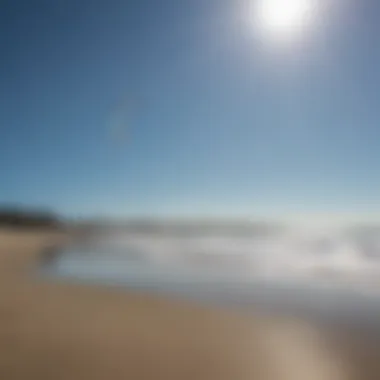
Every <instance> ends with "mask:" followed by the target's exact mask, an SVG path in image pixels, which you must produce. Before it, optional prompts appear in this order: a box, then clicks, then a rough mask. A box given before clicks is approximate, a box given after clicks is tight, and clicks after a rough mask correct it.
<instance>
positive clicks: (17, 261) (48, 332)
mask: <svg viewBox="0 0 380 380" xmlns="http://www.w3.org/2000/svg"><path fill="white" fill-rule="evenodd" d="M62 239H64V238H63V237H62V236H58V235H57V234H52V233H43V232H9V231H0V379H4V380H7V379H12V380H18V379H32V380H33V379H38V380H45V379H70V380H75V379H83V380H86V379H113V380H118V379H152V380H153V379H155V380H156V379H165V380H170V379H181V380H182V379H184V380H186V379H207V380H212V379H215V380H224V379H231V380H232V379H233V380H235V379H258V380H261V379H262V380H271V379H284V380H287V379H294V380H301V379H302V380H314V379H315V380H317V379H319V380H337V379H342V380H343V379H363V380H366V379H379V378H380V354H379V353H378V351H379V350H378V347H380V344H379V342H380V340H379V341H378V340H375V339H370V338H368V337H367V338H364V337H363V336H362V335H361V334H356V335H354V334H351V333H350V332H347V331H342V332H337V331H336V330H335V328H334V329H333V330H334V331H330V332H329V329H328V327H327V328H326V330H321V329H320V328H319V327H317V326H313V325H312V324H309V323H303V322H302V323H301V322H300V321H294V320H285V319H281V318H279V317H277V316H273V317H272V318H270V319H268V318H263V317H261V316H259V315H254V316H253V315H248V314H244V313H243V312H241V313H240V312H238V311H236V312H232V311H227V310H226V311H222V310H221V309H212V308H211V307H210V308H209V307H207V306H205V305H197V304H196V303H191V302H186V301H181V300H170V299H165V298H160V297H153V296H150V295H148V294H142V293H135V292H127V291H125V290H121V289H117V288H106V287H102V286H85V285H78V284H75V285H74V284H64V283H48V282H46V281H43V280H42V279H38V277H36V276H34V275H33V271H34V268H35V266H36V265H37V260H38V258H39V255H40V253H41V251H42V250H43V248H45V247H49V246H51V245H52V244H55V243H57V242H60V241H62ZM370 336H371V337H374V336H375V334H370Z"/></svg>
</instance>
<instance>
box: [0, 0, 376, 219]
mask: <svg viewBox="0 0 380 380" xmlns="http://www.w3.org/2000/svg"><path fill="white" fill-rule="evenodd" d="M244 1H248V0H244ZM244 1H243V0H240V1H236V0H207V1H205V0H186V1H185V0H150V1H148V0H136V1H125V0H124V1H121V0H120V1H116V0H109V1H97V0H54V1H51V0H46V1H42V0H39V1H37V0H25V1H23V0H19V1H2V2H1V6H0V7H1V9H0V203H16V204H24V205H37V206H46V207H49V208H53V209H54V210H57V211H60V212H62V213H64V214H68V215H75V214H86V215H91V214H110V215H120V216H123V215H125V216H128V215H138V214H144V215H149V214H155V215H156V214H201V215H204V214H210V215H213V214H215V215H221V214H225V215H232V214H233V215H235V214H238V215H239V214H252V215H255V213H266V212H268V213H272V212H277V211H278V212H279V213H283V212H285V213H286V212H292V211H301V212H308V211H311V212H314V211H318V210H322V211H333V212H345V211H348V212H366V211H376V212H377V211H380V106H379V105H380V103H379V89H380V70H379V68H380V43H379V40H378V38H379V35H380V24H379V22H378V20H379V18H380V3H379V2H378V1H376V0H372V1H371V0H363V1H360V2H357V1H354V0H352V1H343V2H341V3H342V4H341V5H340V6H339V7H336V8H335V11H334V12H333V11H331V12H330V11H327V10H326V11H325V12H326V13H325V19H324V22H320V23H315V25H311V26H310V28H309V30H310V32H309V34H308V35H305V36H304V38H299V39H298V42H297V43H296V42H294V43H293V46H290V45H291V44H290V43H288V45H287V46H279V44H278V43H277V42H278V41H277V42H276V41H273V40H270V39H269V38H268V39H266V38H264V37H263V36H262V35H260V36H259V35H258V34H257V33H255V28H254V26H253V25H250V24H249V22H245V21H246V18H245V16H247V15H246V14H245V12H244V4H243V3H244ZM321 1H324V2H326V0H321ZM356 3H360V4H356ZM312 29H313V30H312ZM120 120H125V121H123V122H121V121H120Z"/></svg>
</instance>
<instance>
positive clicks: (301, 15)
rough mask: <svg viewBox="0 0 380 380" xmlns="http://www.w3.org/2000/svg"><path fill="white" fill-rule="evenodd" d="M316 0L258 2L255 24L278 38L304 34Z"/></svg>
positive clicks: (260, 0) (255, 9)
mask: <svg viewBox="0 0 380 380" xmlns="http://www.w3.org/2000/svg"><path fill="white" fill-rule="evenodd" d="M313 2H314V0H256V1H255V2H254V4H255V6H254V15H253V17H254V22H255V24H256V25H257V26H258V27H259V28H260V29H261V30H262V31H263V32H265V33H271V34H273V35H275V36H277V37H278V38H281V37H283V36H287V35H289V34H291V35H294V34H297V33H302V31H303V30H304V28H305V27H306V26H307V25H308V24H309V22H310V17H311V14H312V11H313V9H312V8H313V7H312V6H313Z"/></svg>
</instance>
